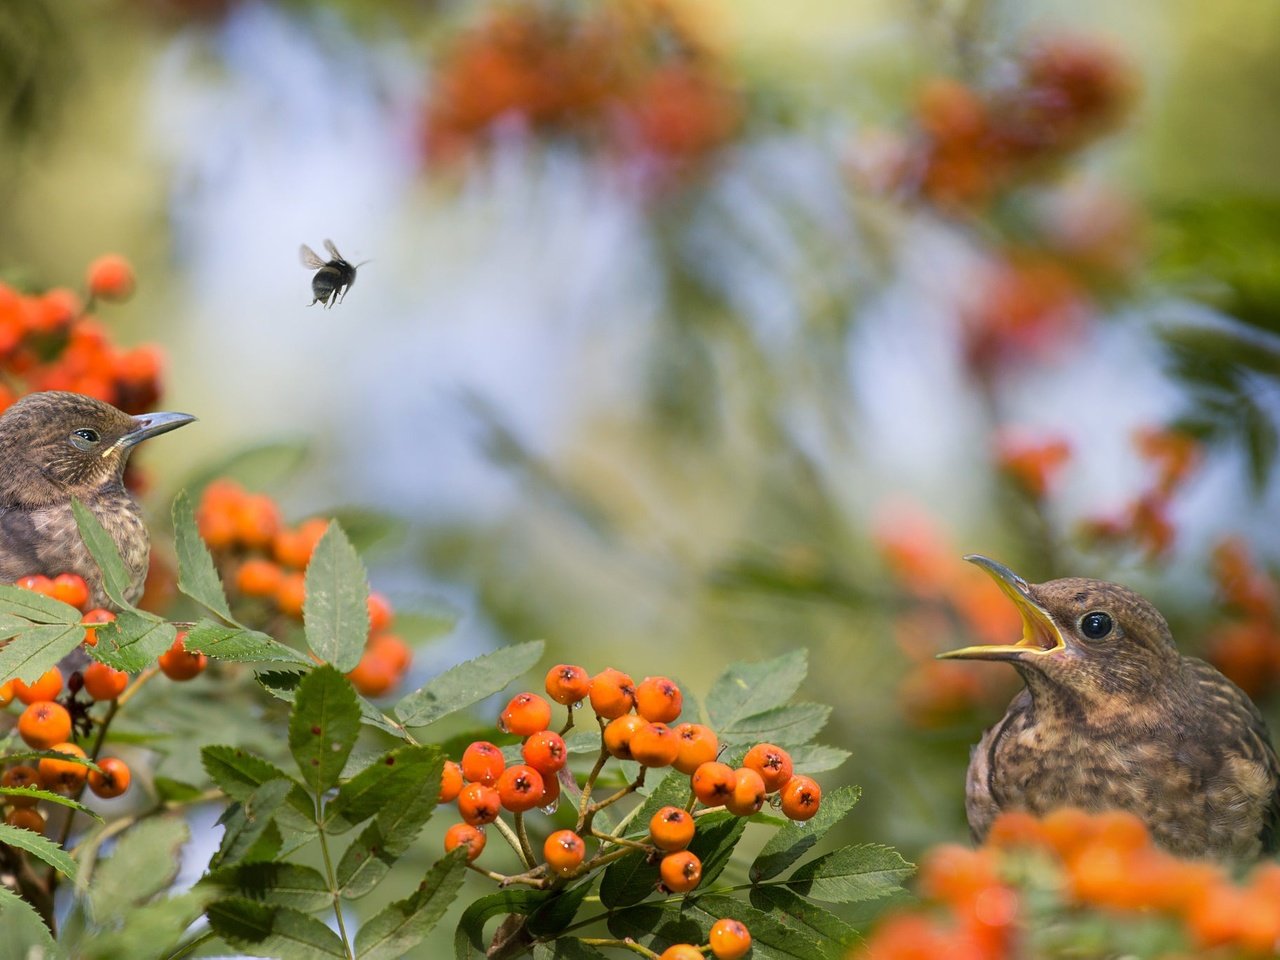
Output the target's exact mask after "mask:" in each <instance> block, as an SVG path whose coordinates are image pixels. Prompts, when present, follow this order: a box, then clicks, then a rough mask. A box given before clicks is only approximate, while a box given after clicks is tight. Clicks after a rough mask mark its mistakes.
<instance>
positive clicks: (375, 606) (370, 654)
mask: <svg viewBox="0 0 1280 960" xmlns="http://www.w3.org/2000/svg"><path fill="white" fill-rule="evenodd" d="M196 525H197V527H198V528H199V530H200V535H201V537H203V538H204V542H205V543H206V544H207V545H208V546H209V549H210V551H212V553H213V556H214V561H215V562H216V563H217V565H218V569H219V571H220V572H221V574H222V578H223V582H224V583H226V584H227V587H228V591H229V593H230V595H231V598H232V600H233V602H236V601H241V600H248V601H250V602H257V603H259V604H261V605H264V606H265V608H266V610H267V612H268V613H270V614H278V615H281V616H284V617H287V618H290V619H293V620H298V621H300V620H301V619H302V608H303V604H304V602H305V601H306V573H305V571H306V568H307V563H308V562H310V560H311V554H312V553H313V552H314V551H315V548H316V544H318V543H319V542H320V538H321V537H323V536H324V533H325V531H326V530H328V529H329V521H328V520H326V519H324V518H322V517H312V518H311V519H309V520H304V521H303V522H302V523H300V524H298V525H297V526H293V527H290V526H287V525H286V524H285V523H284V521H283V519H282V517H281V513H280V507H279V505H278V504H276V502H275V501H274V500H273V499H271V498H270V497H268V496H267V495H266V494H262V493H250V492H248V491H247V490H245V489H244V488H243V487H242V486H240V484H238V483H236V482H235V481H233V480H228V479H225V478H223V479H218V480H214V481H213V482H212V483H210V484H209V485H208V486H206V487H205V488H204V492H203V493H202V494H201V497H200V503H199V504H198V505H197V507H196ZM394 618H395V613H394V611H393V610H392V608H391V604H390V603H389V602H388V601H387V599H386V598H385V597H383V596H382V595H381V594H378V593H372V594H370V595H369V639H368V641H367V643H366V646H365V652H364V656H363V657H362V658H361V659H360V662H359V663H358V664H357V665H356V667H355V669H354V670H352V671H351V672H350V673H348V674H347V677H348V678H349V679H350V680H351V682H352V684H353V685H354V686H355V688H356V689H357V690H358V691H359V692H360V693H361V694H363V695H364V696H367V697H381V696H384V695H386V694H387V693H390V692H391V691H392V690H393V689H394V688H395V687H396V686H397V685H398V684H399V683H400V681H401V680H402V679H403V678H404V675H405V673H406V672H407V671H408V669H409V661H410V659H411V658H412V654H411V652H410V650H409V647H408V645H407V644H405V642H404V641H403V640H402V639H401V638H400V637H399V636H397V635H396V634H394V633H392V632H391V627H392V622H393V620H394Z"/></svg>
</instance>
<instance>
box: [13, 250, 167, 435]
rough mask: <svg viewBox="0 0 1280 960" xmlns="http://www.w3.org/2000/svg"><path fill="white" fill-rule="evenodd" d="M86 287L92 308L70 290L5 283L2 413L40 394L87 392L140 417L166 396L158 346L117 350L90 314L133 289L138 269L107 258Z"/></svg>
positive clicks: (88, 278)
mask: <svg viewBox="0 0 1280 960" xmlns="http://www.w3.org/2000/svg"><path fill="white" fill-rule="evenodd" d="M85 282H86V288H87V290H88V295H89V304H88V305H87V306H86V304H85V303H84V302H83V300H82V298H81V297H80V296H78V295H77V294H75V293H73V292H72V291H70V290H67V289H63V288H55V289H52V290H47V291H45V292H43V293H23V292H21V291H19V290H16V289H14V288H13V287H11V286H9V285H6V284H3V283H0V410H2V409H4V408H6V407H8V406H9V405H10V404H12V403H13V402H14V401H15V400H17V399H18V397H19V396H21V395H22V394H24V393H30V392H33V391H37V390H70V391H72V392H74V393H83V394H86V395H88V396H91V397H96V398H97V399H99V400H105V401H106V402H107V403H111V404H114V405H115V406H117V407H119V408H120V409H121V410H124V411H125V412H126V413H135V414H136V413H143V412H145V411H147V410H149V409H151V408H153V407H154V405H155V403H156V401H157V400H158V399H159V398H160V378H161V371H162V367H163V364H164V359H163V355H162V354H161V352H160V349H159V348H158V347H156V346H154V345H152V344H144V345H142V346H138V347H134V348H131V349H122V348H120V347H118V346H117V345H115V344H114V343H112V341H111V337H110V336H109V335H108V333H107V331H106V329H105V328H104V327H102V325H101V324H99V323H98V321H97V320H96V319H94V317H93V316H92V315H91V314H90V313H89V307H91V306H92V304H93V303H94V302H95V301H100V300H122V299H125V298H126V297H127V296H128V295H129V294H130V293H131V292H132V290H133V285H134V277H133V269H132V267H130V266H129V263H128V262H127V261H126V260H124V258H122V257H118V256H114V255H111V256H106V257H102V258H100V259H98V260H96V261H94V263H93V264H91V265H90V267H89V270H88V273H87V276H86V281H85Z"/></svg>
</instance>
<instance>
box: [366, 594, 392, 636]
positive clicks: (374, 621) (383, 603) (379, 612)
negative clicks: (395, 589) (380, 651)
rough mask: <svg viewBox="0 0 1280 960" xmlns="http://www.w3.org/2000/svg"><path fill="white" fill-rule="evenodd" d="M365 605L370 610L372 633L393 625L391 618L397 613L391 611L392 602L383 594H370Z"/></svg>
mask: <svg viewBox="0 0 1280 960" xmlns="http://www.w3.org/2000/svg"><path fill="white" fill-rule="evenodd" d="M365 607H366V608H367V609H368V611H369V632H370V633H378V632H380V631H382V630H385V629H387V627H389V626H391V620H392V618H393V617H394V616H395V615H394V614H393V613H392V611H391V602H390V601H389V600H387V598H386V597H384V596H383V595H382V594H380V593H371V594H369V599H368V600H366V601H365Z"/></svg>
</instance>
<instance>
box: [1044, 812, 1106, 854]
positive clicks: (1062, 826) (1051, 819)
mask: <svg viewBox="0 0 1280 960" xmlns="http://www.w3.org/2000/svg"><path fill="white" fill-rule="evenodd" d="M1040 831H1041V833H1042V834H1043V836H1044V840H1045V843H1046V844H1047V845H1048V847H1049V849H1050V850H1052V851H1053V852H1054V853H1056V854H1057V855H1058V857H1059V858H1061V859H1062V860H1069V859H1070V858H1071V857H1072V856H1073V855H1074V854H1075V852H1076V851H1077V850H1078V849H1080V847H1081V846H1082V845H1083V844H1084V843H1085V842H1087V841H1088V840H1089V838H1090V837H1091V836H1092V834H1093V818H1092V817H1090V816H1089V814H1087V813H1085V812H1084V811H1083V810H1081V809H1080V808H1079V807H1058V809H1056V810H1050V811H1049V812H1048V813H1047V814H1045V815H1044V817H1043V818H1042V819H1041V821H1040Z"/></svg>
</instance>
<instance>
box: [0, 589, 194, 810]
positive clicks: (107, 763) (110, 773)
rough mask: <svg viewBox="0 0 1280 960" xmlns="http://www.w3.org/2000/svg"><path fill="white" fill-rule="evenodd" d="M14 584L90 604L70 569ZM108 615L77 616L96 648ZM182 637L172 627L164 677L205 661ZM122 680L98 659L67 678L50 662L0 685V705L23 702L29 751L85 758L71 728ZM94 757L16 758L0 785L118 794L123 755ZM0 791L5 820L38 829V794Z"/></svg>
mask: <svg viewBox="0 0 1280 960" xmlns="http://www.w3.org/2000/svg"><path fill="white" fill-rule="evenodd" d="M14 585H15V586H17V587H20V588H22V589H24V590H32V591H34V592H36V593H40V594H43V595H44V596H47V597H52V598H53V599H55V600H60V601H62V602H63V603H67V604H70V605H71V606H73V607H78V608H79V609H81V610H84V609H85V607H87V606H88V603H89V587H88V585H87V584H86V583H85V582H84V579H83V578H82V577H80V576H78V575H76V574H74V573H62V574H58V575H57V576H56V577H46V576H44V575H41V574H35V575H32V576H27V577H22V578H21V579H19V580H18V581H16V583H15V584H14ZM115 618H116V615H115V614H114V613H112V612H111V611H110V610H104V609H102V608H96V609H93V610H88V611H86V612H85V613H84V617H83V619H82V620H81V623H82V625H83V626H84V644H85V646H88V647H93V646H96V645H97V643H98V638H97V628H98V626H99V625H100V624H103V623H108V622H110V621H112V620H114V619H115ZM185 637H186V634H185V633H179V634H178V636H177V638H176V639H175V640H174V643H173V646H171V647H170V648H169V649H168V650H167V651H165V652H164V653H163V654H161V655H160V658H159V660H158V661H157V665H158V667H159V669H160V672H161V673H163V674H164V675H165V676H167V677H168V678H169V679H171V680H178V681H182V680H190V679H192V678H193V677H196V676H198V675H199V674H200V673H201V672H202V671H203V670H204V668H205V666H206V664H207V658H206V657H205V656H204V654H200V653H188V652H187V650H186V648H185V646H184V643H183V641H184V639H185ZM128 686H129V675H128V674H127V673H125V672H124V671H123V670H116V669H114V668H113V667H109V666H107V665H106V664H105V663H98V662H97V661H94V662H92V663H90V664H89V665H88V666H87V667H85V668H84V670H83V671H80V670H77V671H76V672H74V673H72V674H71V676H70V677H67V678H64V677H63V673H62V670H61V668H59V667H50V668H49V669H48V670H47V671H45V672H44V673H43V674H42V675H41V676H40V677H39V678H38V679H37V680H35V681H34V682H33V683H30V684H28V683H24V682H23V681H21V680H10V681H8V682H6V683H4V684H3V685H0V707H7V706H8V705H9V704H10V703H12V702H13V701H14V699H17V700H18V701H19V702H20V703H22V704H24V705H25V709H24V710H23V711H22V714H21V715H20V716H19V717H18V723H17V727H18V735H19V736H20V737H22V740H23V742H25V743H26V745H27V746H28V747H30V748H31V749H32V750H48V751H51V752H55V753H63V754H67V755H69V756H75V757H79V758H81V759H84V757H85V752H84V749H83V748H82V747H80V746H78V745H77V744H76V743H75V742H74V740H73V734H74V733H75V732H76V731H77V730H78V729H79V730H82V731H83V730H84V729H86V728H87V727H88V725H89V724H90V723H91V721H90V720H89V719H88V710H89V709H90V708H91V707H92V706H93V704H94V703H104V702H114V701H116V700H119V698H120V697H121V695H122V694H123V693H124V692H125V689H126V688H127V687H128ZM81 692H83V693H84V694H85V695H87V696H88V698H89V700H90V701H91V702H90V703H88V704H86V703H84V702H83V701H81V700H79V699H77V695H78V694H79V693H81ZM82 724H83V726H80V725H82ZM96 763H97V766H98V769H97V770H94V769H93V768H91V767H87V766H85V765H83V764H78V763H74V762H69V761H64V760H58V759H56V758H51V757H43V758H41V759H40V761H39V762H38V764H37V765H36V766H35V767H32V766H30V765H28V764H25V763H20V764H17V765H16V766H12V767H10V768H9V769H7V770H6V771H5V773H4V774H3V776H2V777H0V786H4V787H42V788H44V789H46V790H51V791H55V792H58V793H66V794H71V795H78V794H79V792H80V791H81V789H82V788H83V787H84V786H85V784H86V783H87V784H88V787H89V789H90V790H92V791H93V792H94V793H95V794H97V795H98V796H100V797H104V798H110V797H118V796H120V795H121V794H122V793H124V792H125V791H126V790H128V789H129V782H130V780H131V773H130V770H129V767H128V766H127V765H126V764H125V762H124V761H123V760H121V759H119V758H118V757H105V758H102V759H98V760H96ZM0 796H2V797H3V802H4V803H5V804H7V805H8V807H9V808H10V809H9V811H8V813H7V814H6V818H5V819H6V822H7V823H9V824H12V825H13V826H20V827H26V828H28V829H31V830H35V831H36V832H41V831H43V829H44V817H43V815H42V814H41V813H40V812H39V811H38V810H37V809H36V799H37V798H35V797H29V796H22V795H15V794H4V795H0Z"/></svg>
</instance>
